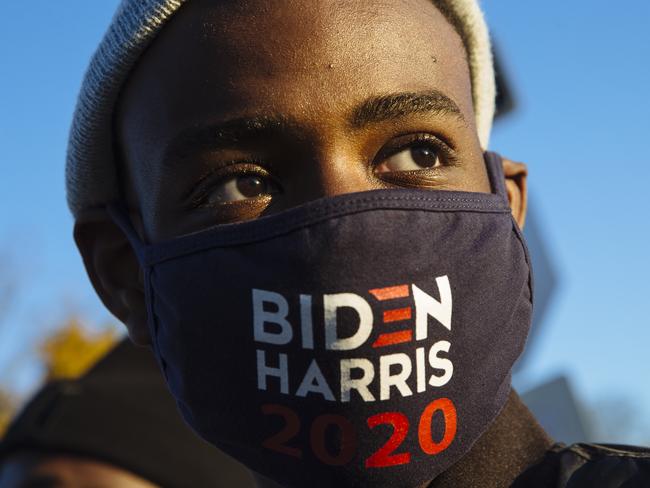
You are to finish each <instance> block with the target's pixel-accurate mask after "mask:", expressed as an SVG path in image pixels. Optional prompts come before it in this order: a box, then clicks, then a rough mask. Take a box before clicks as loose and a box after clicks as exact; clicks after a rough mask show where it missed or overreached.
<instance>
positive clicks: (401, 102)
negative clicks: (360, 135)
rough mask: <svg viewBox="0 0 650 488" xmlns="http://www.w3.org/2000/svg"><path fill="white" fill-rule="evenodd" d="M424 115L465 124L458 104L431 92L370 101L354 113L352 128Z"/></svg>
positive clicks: (351, 122) (434, 91)
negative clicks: (450, 118) (457, 120)
mask: <svg viewBox="0 0 650 488" xmlns="http://www.w3.org/2000/svg"><path fill="white" fill-rule="evenodd" d="M422 113H428V114H431V115H447V116H453V117H456V118H458V119H459V120H461V121H462V122H464V121H465V118H464V117H463V113H462V112H461V111H460V109H459V108H458V105H456V102H454V101H453V100H452V99H451V98H449V97H448V96H447V95H445V94H444V93H442V92H440V91H438V90H431V91H427V92H405V93H396V94H390V95H383V96H378V97H373V98H370V99H368V100H366V101H365V102H363V103H362V104H361V105H359V106H358V107H357V108H355V109H354V111H353V113H352V117H351V118H350V125H351V126H352V127H354V128H357V129H359V128H362V127H365V126H367V125H369V124H376V123H379V122H384V121H386V120H391V119H399V118H402V117H406V116H408V115H415V114H422Z"/></svg>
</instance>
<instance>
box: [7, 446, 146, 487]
mask: <svg viewBox="0 0 650 488" xmlns="http://www.w3.org/2000/svg"><path fill="white" fill-rule="evenodd" d="M37 486H38V487H40V488H45V487H52V488H88V487H92V488H118V487H119V488H155V487H156V486H157V485H154V484H152V483H150V482H148V481H146V480H144V479H142V478H140V477H139V476H136V475H134V474H132V473H129V472H128V471H125V470H123V469H120V468H118V467H115V466H113V465H110V464H106V463H103V462H99V461H92V460H90V459H82V458H77V457H72V456H64V455H52V456H41V455H37V454H33V453H20V454H16V455H14V456H11V457H10V458H9V459H8V460H6V461H5V462H4V464H3V466H2V469H0V488H16V487H37Z"/></svg>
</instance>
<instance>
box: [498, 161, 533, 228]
mask: <svg viewBox="0 0 650 488" xmlns="http://www.w3.org/2000/svg"><path fill="white" fill-rule="evenodd" d="M502 159H503V174H504V176H505V178H506V190H507V192H508V201H509V202H510V209H511V210H512V216H513V217H514V218H515V221H516V222H517V224H518V225H519V228H520V229H523V228H524V224H525V223H526V209H527V207H528V184H527V177H528V168H527V167H526V165H525V164H524V163H516V162H514V161H511V160H509V159H506V158H502Z"/></svg>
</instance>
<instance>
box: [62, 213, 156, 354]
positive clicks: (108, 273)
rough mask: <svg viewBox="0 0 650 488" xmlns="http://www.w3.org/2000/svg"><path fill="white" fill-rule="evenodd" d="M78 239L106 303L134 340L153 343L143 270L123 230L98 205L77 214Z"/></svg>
mask: <svg viewBox="0 0 650 488" xmlns="http://www.w3.org/2000/svg"><path fill="white" fill-rule="evenodd" d="M74 240H75V243H76V244H77V248H78V249H79V252H80V253H81V256H82V258H83V262H84V266H85V267H86V272H87V273H88V277H89V278H90V281H91V283H92V285H93V287H94V288H95V291H96V292H97V294H98V295H99V298H100V299H101V301H102V303H103V304H104V305H105V306H106V308H108V310H109V311H110V312H111V313H112V314H113V315H115V316H116V317H117V318H118V319H119V320H120V321H121V322H122V323H124V324H125V325H126V327H127V329H128V331H129V336H130V338H131V340H132V341H133V342H134V343H136V344H138V345H148V344H150V343H151V337H150V335H149V329H148V327H147V314H146V307H145V299H144V287H143V284H142V271H141V268H140V265H139V263H138V261H137V259H136V257H135V254H134V253H133V249H132V248H131V245H130V244H129V241H128V240H127V238H126V236H125V235H124V233H123V232H122V230H121V229H120V228H119V227H118V226H117V225H116V224H115V223H114V222H113V220H112V219H111V217H110V215H109V214H108V212H107V211H106V209H105V208H103V207H97V208H93V209H88V210H86V211H82V213H81V215H79V216H78V217H77V219H76V221H75V224H74Z"/></svg>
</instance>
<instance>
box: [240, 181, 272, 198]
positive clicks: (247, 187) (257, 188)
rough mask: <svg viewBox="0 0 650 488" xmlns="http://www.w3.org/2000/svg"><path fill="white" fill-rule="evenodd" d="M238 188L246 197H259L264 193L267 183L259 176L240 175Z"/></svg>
mask: <svg viewBox="0 0 650 488" xmlns="http://www.w3.org/2000/svg"><path fill="white" fill-rule="evenodd" d="M237 190H239V192H240V193H241V194H242V195H244V196H245V197H248V198H252V197H257V196H259V195H261V194H262V193H264V191H265V190H266V185H265V184H264V181H262V178H260V177H259V176H240V177H239V178H238V179H237Z"/></svg>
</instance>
